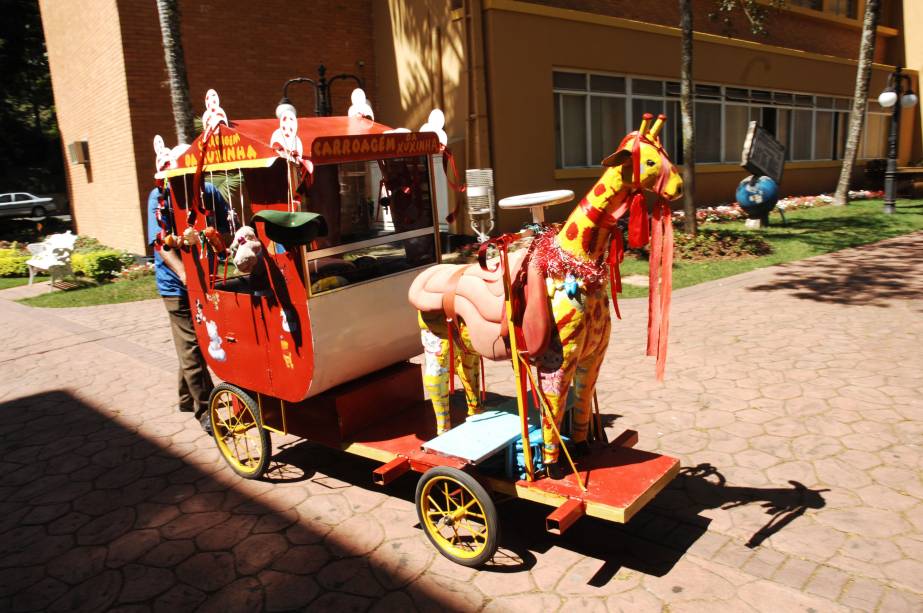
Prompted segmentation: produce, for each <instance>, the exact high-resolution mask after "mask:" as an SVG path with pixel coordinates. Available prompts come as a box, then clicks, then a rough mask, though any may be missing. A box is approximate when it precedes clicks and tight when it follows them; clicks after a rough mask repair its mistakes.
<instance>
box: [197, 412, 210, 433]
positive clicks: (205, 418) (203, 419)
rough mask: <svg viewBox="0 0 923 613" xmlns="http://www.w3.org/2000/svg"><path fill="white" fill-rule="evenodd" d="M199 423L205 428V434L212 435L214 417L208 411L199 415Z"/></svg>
mask: <svg viewBox="0 0 923 613" xmlns="http://www.w3.org/2000/svg"><path fill="white" fill-rule="evenodd" d="M199 425H201V426H202V429H203V430H205V434H207V435H209V436H211V435H212V419H211V416H210V415H209V414H208V413H202V415H200V416H199Z"/></svg>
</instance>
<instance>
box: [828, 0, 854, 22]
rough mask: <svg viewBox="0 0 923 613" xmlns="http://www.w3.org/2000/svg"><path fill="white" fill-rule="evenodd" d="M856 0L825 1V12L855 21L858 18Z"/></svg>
mask: <svg viewBox="0 0 923 613" xmlns="http://www.w3.org/2000/svg"><path fill="white" fill-rule="evenodd" d="M857 4H858V2H856V0H827V10H828V11H829V12H831V13H833V14H834V15H839V16H840V17H848V18H849V19H856V17H857V16H858V11H857V6H856V5H857Z"/></svg>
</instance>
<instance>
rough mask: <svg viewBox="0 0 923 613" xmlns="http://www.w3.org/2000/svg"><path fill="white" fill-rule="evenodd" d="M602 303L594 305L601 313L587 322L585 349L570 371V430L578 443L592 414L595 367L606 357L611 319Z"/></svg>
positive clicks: (581, 440)
mask: <svg viewBox="0 0 923 613" xmlns="http://www.w3.org/2000/svg"><path fill="white" fill-rule="evenodd" d="M602 304H603V308H602V309H600V310H597V309H595V307H594V311H596V313H597V314H599V315H601V316H600V317H598V318H594V321H593V322H592V323H591V324H590V330H591V334H590V337H589V338H587V348H588V349H589V351H586V352H585V353H584V356H583V358H581V359H580V361H579V362H577V371H576V373H575V375H574V392H575V394H574V396H575V398H574V421H573V431H572V432H571V434H572V436H573V439H574V442H575V443H581V442H583V441H586V439H587V432H588V430H589V425H590V419H592V417H593V391H594V390H595V389H596V380H597V379H598V378H599V371H600V368H601V367H602V364H603V360H604V359H605V357H606V349H608V347H609V332H610V330H611V327H612V321H611V320H610V318H609V310H608V301H605V302H603V303H602Z"/></svg>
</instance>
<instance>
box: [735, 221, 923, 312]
mask: <svg viewBox="0 0 923 613" xmlns="http://www.w3.org/2000/svg"><path fill="white" fill-rule="evenodd" d="M920 245H921V241H920V240H919V239H918V238H917V239H914V238H913V237H902V238H897V239H892V240H890V241H888V242H886V243H879V244H876V245H874V246H867V247H864V248H863V247H859V248H856V249H850V250H848V251H842V252H838V253H831V254H828V255H826V256H823V258H824V260H823V264H819V263H818V262H817V261H816V260H813V259H811V260H802V261H799V262H791V263H788V264H783V265H781V266H779V267H778V272H777V273H776V275H775V277H774V278H773V279H772V280H770V281H767V282H765V283H761V284H759V285H754V286H750V287H749V288H748V289H749V290H750V291H752V292H766V291H777V290H783V291H788V292H791V293H792V295H793V296H795V297H796V298H802V299H807V300H815V301H818V302H827V303H835V304H846V305H858V306H877V307H882V308H883V307H888V306H890V304H889V302H891V301H894V300H909V301H918V300H920V299H921V298H923V278H921V275H914V274H908V266H914V265H916V259H915V258H916V255H915V254H916V252H917V251H918V250H919V249H920Z"/></svg>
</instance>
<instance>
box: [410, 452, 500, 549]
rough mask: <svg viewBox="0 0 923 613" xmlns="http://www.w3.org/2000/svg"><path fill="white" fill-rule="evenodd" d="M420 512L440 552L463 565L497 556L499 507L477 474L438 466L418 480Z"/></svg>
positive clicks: (423, 523) (424, 524)
mask: <svg viewBox="0 0 923 613" xmlns="http://www.w3.org/2000/svg"><path fill="white" fill-rule="evenodd" d="M416 501H417V516H418V517H419V518H420V525H421V526H423V530H424V531H425V532H426V536H427V538H429V540H430V542H431V543H432V544H433V545H435V546H436V549H438V550H439V552H440V553H441V554H442V555H444V556H445V557H447V558H448V559H450V560H452V561H453V562H455V563H457V564H461V565H462V566H480V565H482V564H484V563H485V562H487V561H489V560H490V559H491V558H493V557H494V554H495V553H496V552H497V544H498V542H499V536H500V526H499V524H498V522H497V509H496V507H494V503H493V500H491V498H490V495H489V494H488V493H487V491H486V490H485V489H484V487H483V486H482V485H481V484H480V483H478V482H477V481H476V480H475V479H474V477H472V476H471V475H469V474H467V473H464V472H462V471H460V470H456V469H454V468H449V467H447V466H437V467H436V468H431V469H430V470H428V471H426V473H424V475H423V476H422V477H421V478H420V481H419V482H418V483H417V493H416Z"/></svg>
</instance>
